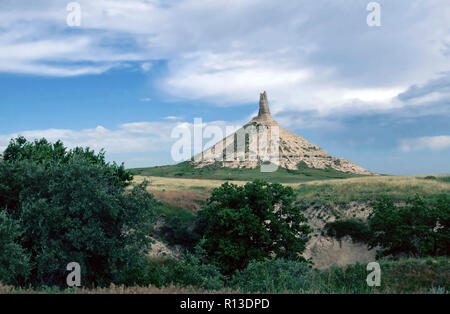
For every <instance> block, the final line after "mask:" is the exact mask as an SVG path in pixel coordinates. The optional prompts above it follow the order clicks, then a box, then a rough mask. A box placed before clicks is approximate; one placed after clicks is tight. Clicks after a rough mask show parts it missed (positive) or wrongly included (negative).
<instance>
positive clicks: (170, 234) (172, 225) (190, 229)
mask: <svg viewBox="0 0 450 314" xmlns="http://www.w3.org/2000/svg"><path fill="white" fill-rule="evenodd" d="M160 233H161V235H162V237H163V239H164V240H165V241H167V243H169V244H170V245H181V246H183V247H185V248H187V249H192V248H193V247H194V246H195V244H197V243H198V241H199V240H200V238H201V235H199V234H198V233H197V232H196V230H195V227H194V226H193V223H192V222H191V221H190V220H186V219H182V218H181V217H179V216H170V217H167V218H166V219H165V223H164V225H163V226H162V227H161V229H160Z"/></svg>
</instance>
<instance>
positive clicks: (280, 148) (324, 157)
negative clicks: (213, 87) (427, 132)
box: [192, 92, 372, 174]
mask: <svg viewBox="0 0 450 314" xmlns="http://www.w3.org/2000/svg"><path fill="white" fill-rule="evenodd" d="M267 161H269V162H270V163H272V164H276V165H278V166H280V167H283V168H287V169H292V170H294V169H295V170H297V169H301V168H304V167H309V168H317V169H327V168H332V169H335V170H337V171H341V172H349V173H355V174H372V173H371V172H370V171H368V170H366V169H364V168H362V167H360V166H358V165H356V164H354V163H352V162H350V161H348V160H346V159H343V158H335V157H331V156H330V155H328V154H327V152H325V151H324V150H323V149H321V148H320V147H319V146H317V145H314V144H312V143H310V142H308V141H307V140H306V139H304V138H303V137H301V136H298V135H297V134H295V133H292V132H290V131H287V130H285V129H283V128H282V127H280V126H279V125H278V123H277V122H276V121H275V120H274V119H273V118H272V116H271V114H270V109H269V102H268V100H267V94H266V92H264V93H262V94H260V100H259V112H258V115H257V116H256V117H254V118H253V119H252V120H251V121H250V122H249V123H247V124H246V125H244V126H243V127H242V128H240V129H239V130H238V131H236V132H235V133H233V134H231V135H230V136H228V137H226V138H225V139H223V140H222V141H220V142H219V143H217V144H215V145H213V146H212V147H210V148H208V149H206V150H205V151H203V152H202V153H201V154H198V155H196V156H194V157H193V161H192V162H193V163H194V165H195V166H196V167H204V166H206V165H211V164H214V163H217V162H219V163H221V165H222V166H223V167H229V168H251V169H252V168H256V167H258V166H259V165H261V164H262V163H264V162H267Z"/></svg>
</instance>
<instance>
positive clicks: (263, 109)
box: [258, 91, 271, 118]
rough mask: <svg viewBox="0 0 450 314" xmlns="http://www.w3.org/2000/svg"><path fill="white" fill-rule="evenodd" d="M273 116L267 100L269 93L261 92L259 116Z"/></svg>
mask: <svg viewBox="0 0 450 314" xmlns="http://www.w3.org/2000/svg"><path fill="white" fill-rule="evenodd" d="M265 116H267V117H271V116H270V110H269V102H268V101H267V93H266V92H265V91H264V93H262V94H259V113H258V118H263V117H265Z"/></svg>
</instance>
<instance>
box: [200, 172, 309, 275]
mask: <svg viewBox="0 0 450 314" xmlns="http://www.w3.org/2000/svg"><path fill="white" fill-rule="evenodd" d="M294 198H295V197H294V193H293V190H292V188H290V187H284V186H282V185H281V184H277V183H275V184H270V183H267V182H264V181H258V180H257V181H254V182H251V183H247V184H245V185H244V186H237V185H234V184H229V183H224V184H223V185H222V186H220V187H218V188H216V189H214V190H213V192H212V194H211V197H210V198H209V199H208V202H207V206H206V207H205V208H204V209H202V210H201V211H199V213H198V215H199V220H200V221H199V223H198V226H202V227H203V232H199V233H200V234H203V236H204V238H205V240H206V241H205V242H204V249H205V250H206V252H207V253H208V257H209V258H210V259H211V261H212V262H213V263H214V264H216V265H217V266H218V267H219V268H220V269H221V271H222V272H223V273H224V274H227V275H231V274H232V273H233V272H234V271H235V270H237V269H243V268H245V267H246V266H247V265H248V263H249V261H251V260H253V259H256V260H263V259H264V258H266V257H271V256H276V257H278V258H286V259H298V260H303V258H302V257H301V256H300V254H301V253H302V252H303V251H304V249H305V245H306V242H307V240H308V235H309V233H310V228H309V226H308V225H307V224H306V218H305V217H304V216H303V214H302V213H301V209H300V207H298V206H295V205H294Z"/></svg>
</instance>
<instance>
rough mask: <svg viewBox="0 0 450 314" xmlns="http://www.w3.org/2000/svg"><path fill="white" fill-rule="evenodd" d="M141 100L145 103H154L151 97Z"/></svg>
mask: <svg viewBox="0 0 450 314" xmlns="http://www.w3.org/2000/svg"><path fill="white" fill-rule="evenodd" d="M140 100H141V101H143V102H149V101H152V99H151V98H150V97H145V98H141V99H140Z"/></svg>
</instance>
